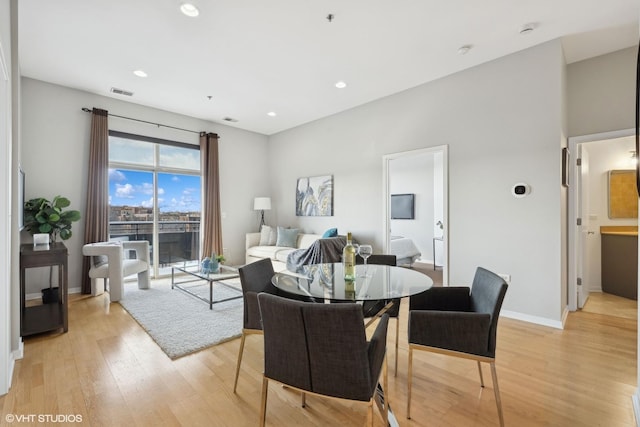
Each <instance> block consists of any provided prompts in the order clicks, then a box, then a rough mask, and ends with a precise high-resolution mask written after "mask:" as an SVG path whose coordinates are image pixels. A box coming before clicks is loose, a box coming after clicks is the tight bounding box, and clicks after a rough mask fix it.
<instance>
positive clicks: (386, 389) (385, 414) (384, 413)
mask: <svg viewBox="0 0 640 427" xmlns="http://www.w3.org/2000/svg"><path fill="white" fill-rule="evenodd" d="M397 357H398V355H397V354H396V362H397V360H398V359H397ZM383 363H384V365H383V367H382V375H384V378H383V379H382V384H383V385H384V393H385V395H384V408H383V411H382V419H383V420H384V425H385V426H388V425H389V405H390V403H389V398H390V396H389V394H390V393H389V376H388V373H389V371H388V368H387V356H386V355H385V356H384V362H383Z"/></svg>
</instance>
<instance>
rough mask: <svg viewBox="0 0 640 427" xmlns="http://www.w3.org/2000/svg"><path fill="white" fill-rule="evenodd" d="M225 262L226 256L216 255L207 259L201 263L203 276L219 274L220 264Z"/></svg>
mask: <svg viewBox="0 0 640 427" xmlns="http://www.w3.org/2000/svg"><path fill="white" fill-rule="evenodd" d="M224 261H225V258H224V255H216V254H215V253H214V254H213V255H211V257H206V258H204V259H203V260H202V262H201V263H200V271H202V273H203V274H211V273H214V274H215V273H218V272H219V271H220V264H221V263H223V262H224Z"/></svg>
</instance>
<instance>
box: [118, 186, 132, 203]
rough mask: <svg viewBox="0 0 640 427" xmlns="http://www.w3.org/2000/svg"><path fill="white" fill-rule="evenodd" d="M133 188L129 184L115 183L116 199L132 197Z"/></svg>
mask: <svg viewBox="0 0 640 427" xmlns="http://www.w3.org/2000/svg"><path fill="white" fill-rule="evenodd" d="M134 194H135V189H134V188H133V185H131V184H128V183H127V184H124V185H122V184H116V197H117V198H118V199H133V198H134Z"/></svg>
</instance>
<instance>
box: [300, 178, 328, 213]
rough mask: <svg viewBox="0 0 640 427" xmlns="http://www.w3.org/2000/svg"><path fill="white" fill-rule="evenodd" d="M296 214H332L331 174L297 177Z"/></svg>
mask: <svg viewBox="0 0 640 427" xmlns="http://www.w3.org/2000/svg"><path fill="white" fill-rule="evenodd" d="M296 216H333V175H323V176H312V177H305V178H298V182H297V185H296Z"/></svg>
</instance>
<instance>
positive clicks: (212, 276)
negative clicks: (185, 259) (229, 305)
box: [171, 265, 242, 310]
mask: <svg viewBox="0 0 640 427" xmlns="http://www.w3.org/2000/svg"><path fill="white" fill-rule="evenodd" d="M176 270H177V271H179V272H182V273H185V274H187V275H188V276H191V277H189V278H188V280H183V281H180V282H176V280H175V272H176ZM236 277H239V274H238V269H237V268H233V267H229V266H226V265H221V266H220V270H219V272H218V273H209V274H205V273H202V272H200V270H199V267H197V266H194V267H171V289H173V288H177V289H180V290H181V291H183V292H186V293H188V294H189V295H193V296H194V297H196V298H198V299H200V300H202V301H204V302H208V303H209V310H213V304H218V303H221V302H225V301H229V300H232V299H238V298H242V289H238V288H236V287H234V286H230V285H227V284H226V283H223V282H219V281H220V280H225V279H234V278H236ZM201 281H206V282H209V299H207V298H205V297H203V296H201V295H198V294H196V293H195V292H192V291H191V289H189V288H188V287H185V286H182V285H184V284H185V283H192V282H201ZM214 283H216V284H218V285H221V286H225V287H227V288H229V289H233V290H234V291H237V292H238V295H237V296H233V297H229V298H224V299H220V300H214V299H213V284H214Z"/></svg>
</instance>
